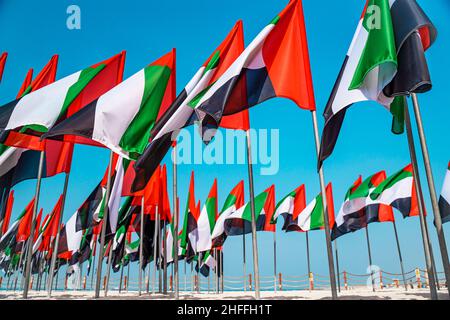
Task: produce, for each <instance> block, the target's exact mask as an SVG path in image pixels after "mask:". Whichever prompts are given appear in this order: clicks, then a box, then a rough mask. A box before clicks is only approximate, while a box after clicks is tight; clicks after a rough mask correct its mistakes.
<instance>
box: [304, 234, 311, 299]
mask: <svg viewBox="0 0 450 320" xmlns="http://www.w3.org/2000/svg"><path fill="white" fill-rule="evenodd" d="M305 235H306V262H307V264H308V282H309V291H311V281H310V279H311V260H310V257H309V234H308V231H306V232H305Z"/></svg>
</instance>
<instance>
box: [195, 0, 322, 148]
mask: <svg viewBox="0 0 450 320" xmlns="http://www.w3.org/2000/svg"><path fill="white" fill-rule="evenodd" d="M274 97H283V98H288V99H291V100H292V101H294V102H295V103H296V104H297V105H298V106H299V107H300V108H302V109H305V110H311V111H312V110H315V102H314V92H313V84H312V78H311V69H310V63H309V53H308V43H307V37H306V28H305V23H304V17H303V7H302V2H301V1H299V0H292V1H290V2H289V4H288V5H287V6H286V7H285V8H284V9H283V11H281V13H280V14H278V15H277V16H276V17H275V18H273V19H272V21H271V22H270V23H269V24H268V25H267V26H266V27H265V28H264V29H263V30H262V31H261V32H260V33H259V34H258V35H257V36H256V38H255V39H254V40H253V41H252V42H251V43H250V44H249V45H248V47H247V48H245V50H244V51H243V52H242V53H241V54H240V55H239V57H238V58H237V59H236V60H235V61H234V62H233V64H232V65H231V66H230V67H229V68H228V69H227V70H226V71H225V73H224V74H223V75H222V76H221V77H220V78H219V79H218V80H217V81H216V82H215V83H214V84H213V85H212V86H211V88H209V89H208V90H207V91H206V92H204V93H203V94H202V95H201V96H199V97H198V98H197V99H196V100H195V101H193V103H192V105H193V107H194V108H195V111H196V116H197V118H198V120H199V121H201V125H202V128H203V133H205V129H210V128H213V129H215V128H217V127H218V126H219V124H220V122H221V118H222V116H223V115H231V114H234V113H237V112H241V111H242V110H245V109H248V108H249V107H252V106H254V105H257V104H259V103H262V102H263V101H266V100H267V99H270V98H274ZM210 138H211V135H210V134H208V136H203V140H204V141H205V142H207V141H208V140H209V139H210Z"/></svg>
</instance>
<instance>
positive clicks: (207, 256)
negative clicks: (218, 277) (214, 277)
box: [195, 251, 216, 278]
mask: <svg viewBox="0 0 450 320" xmlns="http://www.w3.org/2000/svg"><path fill="white" fill-rule="evenodd" d="M215 266H216V260H215V259H214V257H213V255H212V254H211V252H210V251H206V252H204V253H202V254H199V257H198V260H197V265H196V266H195V271H197V272H200V274H201V275H202V276H204V277H205V278H206V277H208V276H209V271H210V269H212V268H214V267H215Z"/></svg>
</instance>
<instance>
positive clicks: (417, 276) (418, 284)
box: [416, 268, 422, 289]
mask: <svg viewBox="0 0 450 320" xmlns="http://www.w3.org/2000/svg"><path fill="white" fill-rule="evenodd" d="M416 281H417V288H418V289H420V288H422V282H421V281H420V269H419V268H416Z"/></svg>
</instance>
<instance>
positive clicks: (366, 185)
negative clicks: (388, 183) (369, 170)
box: [331, 171, 394, 240]
mask: <svg viewBox="0 0 450 320" xmlns="http://www.w3.org/2000/svg"><path fill="white" fill-rule="evenodd" d="M385 179H386V172H385V171H380V172H378V173H376V174H374V175H372V176H370V177H369V178H367V179H366V180H364V181H362V178H361V176H360V177H359V178H358V180H356V181H355V182H354V183H353V185H352V186H351V187H350V188H349V190H348V191H347V194H346V195H345V201H344V203H343V204H342V206H341V209H340V210H339V213H338V215H337V217H336V222H335V224H334V226H333V228H332V232H331V239H332V240H334V239H336V238H338V237H340V236H341V235H344V234H346V233H349V232H355V231H357V230H359V229H362V228H365V227H366V226H367V225H368V224H369V223H372V222H393V221H394V213H393V210H392V208H391V207H390V206H387V205H384V204H380V203H379V202H378V201H376V200H375V201H374V200H372V199H371V198H370V197H369V195H370V193H371V192H372V191H373V190H375V188H376V187H377V186H379V185H380V183H382V182H383V181H384V180H385Z"/></svg>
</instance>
